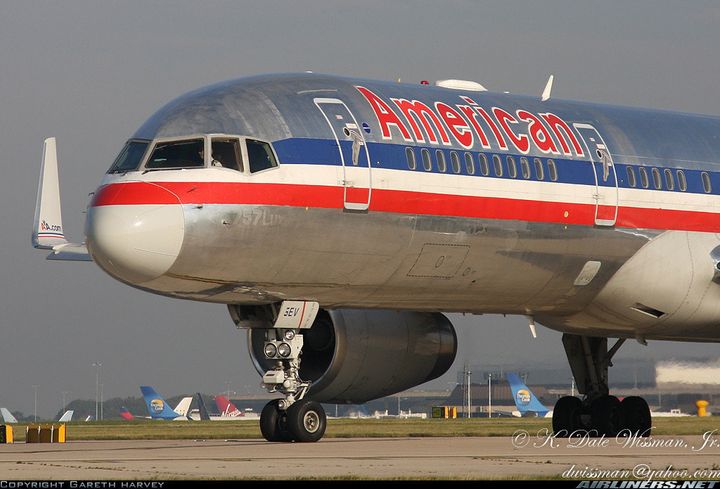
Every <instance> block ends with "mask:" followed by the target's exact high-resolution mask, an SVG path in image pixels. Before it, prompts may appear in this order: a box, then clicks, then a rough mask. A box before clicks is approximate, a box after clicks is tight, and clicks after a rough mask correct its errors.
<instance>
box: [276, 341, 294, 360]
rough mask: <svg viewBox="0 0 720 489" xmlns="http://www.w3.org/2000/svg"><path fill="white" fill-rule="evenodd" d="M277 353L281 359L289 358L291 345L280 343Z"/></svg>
mask: <svg viewBox="0 0 720 489" xmlns="http://www.w3.org/2000/svg"><path fill="white" fill-rule="evenodd" d="M277 352H278V354H279V355H280V356H281V357H283V358H287V357H289V356H290V353H291V352H292V348H290V345H288V344H287V343H280V345H279V346H278V347H277Z"/></svg>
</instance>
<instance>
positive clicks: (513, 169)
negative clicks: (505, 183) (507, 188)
mask: <svg viewBox="0 0 720 489" xmlns="http://www.w3.org/2000/svg"><path fill="white" fill-rule="evenodd" d="M505 162H506V163H507V169H508V176H509V177H510V178H516V177H517V166H515V158H513V157H512V156H508V157H507V158H505Z"/></svg>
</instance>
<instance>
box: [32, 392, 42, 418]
mask: <svg viewBox="0 0 720 489" xmlns="http://www.w3.org/2000/svg"><path fill="white" fill-rule="evenodd" d="M38 387H40V386H39V385H36V384H33V386H32V388H33V391H34V393H35V409H34V410H33V420H34V421H35V422H36V423H37V390H38Z"/></svg>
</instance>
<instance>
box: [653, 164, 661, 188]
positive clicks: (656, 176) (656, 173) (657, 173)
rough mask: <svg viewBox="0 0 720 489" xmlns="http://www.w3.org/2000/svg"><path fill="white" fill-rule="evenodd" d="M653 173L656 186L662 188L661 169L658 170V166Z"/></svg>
mask: <svg viewBox="0 0 720 489" xmlns="http://www.w3.org/2000/svg"><path fill="white" fill-rule="evenodd" d="M652 175H653V183H654V184H655V188H656V189H658V190H660V189H662V178H660V170H658V169H657V168H653V169H652Z"/></svg>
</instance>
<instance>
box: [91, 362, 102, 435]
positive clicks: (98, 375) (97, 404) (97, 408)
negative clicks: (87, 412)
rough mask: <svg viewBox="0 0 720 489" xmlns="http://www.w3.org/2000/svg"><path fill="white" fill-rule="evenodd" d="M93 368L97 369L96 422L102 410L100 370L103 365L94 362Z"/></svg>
mask: <svg viewBox="0 0 720 489" xmlns="http://www.w3.org/2000/svg"><path fill="white" fill-rule="evenodd" d="M92 366H93V367H95V421H97V420H98V414H99V410H100V409H99V408H100V405H99V403H98V401H99V399H100V368H101V367H102V363H100V362H94V363H93V364H92Z"/></svg>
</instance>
